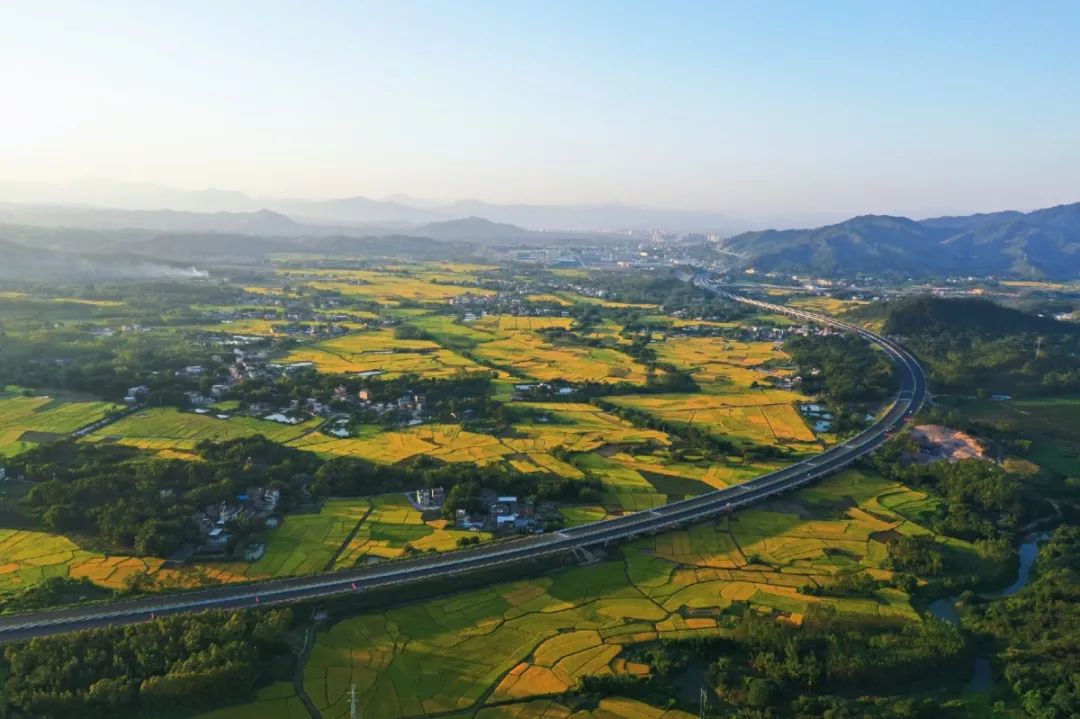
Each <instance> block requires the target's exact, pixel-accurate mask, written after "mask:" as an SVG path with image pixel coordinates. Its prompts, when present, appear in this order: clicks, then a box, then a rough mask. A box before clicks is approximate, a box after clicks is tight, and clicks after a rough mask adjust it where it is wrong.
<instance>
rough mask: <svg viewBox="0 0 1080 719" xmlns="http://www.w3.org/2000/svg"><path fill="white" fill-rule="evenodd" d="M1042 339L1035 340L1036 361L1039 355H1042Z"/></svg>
mask: <svg viewBox="0 0 1080 719" xmlns="http://www.w3.org/2000/svg"><path fill="white" fill-rule="evenodd" d="M1042 343H1043V338H1042V337H1036V338H1035V359H1039V355H1040V354H1042Z"/></svg>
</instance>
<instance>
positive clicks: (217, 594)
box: [0, 277, 926, 642]
mask: <svg viewBox="0 0 1080 719" xmlns="http://www.w3.org/2000/svg"><path fill="white" fill-rule="evenodd" d="M695 283H696V284H697V285H698V286H699V287H702V288H705V289H709V290H712V291H715V292H717V293H719V294H722V295H724V296H725V297H728V298H729V299H732V300H735V301H737V302H743V303H746V304H750V305H754V306H756V307H760V308H761V309H764V310H768V311H770V312H776V313H782V314H786V315H791V316H793V317H796V318H798V319H803V320H807V321H809V322H814V323H817V324H824V325H828V326H831V327H835V328H837V329H840V330H843V331H845V332H852V333H855V334H858V335H860V336H862V337H863V338H865V339H866V340H868V341H869V342H872V343H874V344H876V345H877V346H878V347H880V348H881V349H882V350H884V351H885V352H887V353H888V354H889V356H890V357H891V359H892V361H893V363H894V364H895V366H896V367H897V370H898V374H899V377H900V389H899V391H898V393H897V395H896V397H895V398H894V400H893V402H892V404H891V405H890V406H889V408H888V409H887V410H886V411H885V412H884V413H883V414H882V415H881V417H880V418H879V419H878V420H877V421H876V422H875V423H874V424H873V425H872V426H871V427H869V428H868V429H866V430H864V431H863V432H862V433H860V434H858V435H857V436H855V437H853V438H851V439H849V440H848V441H846V442H844V443H842V444H837V445H835V446H833V447H831V448H829V449H828V450H826V451H825V452H823V453H822V454H819V455H816V456H814V457H811V458H809V459H806V460H803V461H801V462H798V463H796V464H793V465H790V466H788V467H785V468H783V469H780V470H778V471H776V472H772V473H770V474H766V475H763V476H761V477H758V478H756V479H753V480H750V481H748V482H744V483H742V484H739V485H736V486H733V487H726V488H724V489H719V490H716V491H713V492H708V493H706V494H703V495H700V496H697V497H693V498H690V499H685V500H683V501H681V502H673V503H671V504H668V505H665V506H663V507H659V508H657V509H652V510H648V511H644V512H637V513H635V514H628V515H624V516H621V517H616V518H614V519H607V520H602V521H599V522H593V523H591V524H584V525H581V526H578V527H573V528H570V529H565V530H562V531H560V532H555V533H552V534H544V535H536V536H531V537H527V538H523V539H515V540H511V541H508V542H502V543H497V544H492V545H489V546H480V547H478V548H475V549H468V550H459V551H454V552H445V553H442V554H439V555H434V556H432V555H428V556H425V557H419V558H414V559H407V560H402V561H395V562H392V563H389V564H386V565H383V566H380V567H376V568H368V569H352V570H346V571H339V572H332V573H326V574H317V575H309V576H305V577H295V578H287V579H274V580H267V581H263V582H258V583H252V584H239V585H229V586H224V587H215V588H212V589H203V590H195V591H189V592H181V593H174V594H167V595H159V596H152V597H144V598H140V599H131V600H124V601H117V602H110V603H106V604H97V605H89V606H81V607H72V608H68V609H57V610H51V611H43V612H35V613H28V614H16V615H10V616H5V617H0V642H5V641H16V640H22V639H27V638H30V637H36V636H44V635H47V634H55V633H59V632H67V631H73V630H77V629H88V628H91V627H100V626H108V625H117V624H131V623H134V622H140V621H145V620H148V619H151V618H152V617H155V616H162V615H165V614H174V613H178V612H185V611H192V610H199V609H211V608H213V609H223V608H237V607H253V606H263V605H272V604H282V603H287V602H295V601H298V600H304V599H315V598H319V597H329V596H333V595H339V594H347V593H350V592H356V591H363V590H365V589H374V588H378V587H389V586H403V585H407V584H409V583H410V582H415V581H417V580H422V579H432V578H436V577H448V576H453V575H456V574H461V573H465V572H472V571H476V570H480V569H491V568H493V567H498V566H502V565H506V564H511V563H515V562H520V561H523V560H526V559H535V558H537V557H545V556H550V555H554V554H560V553H564V552H567V551H571V550H574V549H580V548H585V547H589V546H595V545H599V544H608V543H612V542H619V541H625V540H628V539H633V538H634V537H638V536H642V535H645V534H651V533H655V532H658V531H662V530H666V529H672V528H675V527H679V526H683V525H689V524H693V523H695V522H699V521H701V520H703V519H707V518H709V517H712V516H716V515H719V514H723V513H726V512H730V511H732V510H734V509H738V508H741V507H745V506H747V505H750V504H753V503H755V502H760V501H762V500H764V499H766V498H768V497H771V496H773V495H776V494H780V493H781V492H787V491H790V490H792V489H795V488H796V487H801V486H802V485H804V484H807V483H809V482H812V481H814V480H816V479H818V478H820V477H823V476H825V475H827V474H831V473H833V472H836V471H837V470H839V469H841V468H843V467H846V466H847V465H849V464H851V462H853V461H854V460H855V459H857V458H858V457H861V456H862V455H864V454H866V453H868V452H870V451H872V450H873V449H875V448H876V447H878V446H879V445H881V444H882V443H883V442H885V441H886V440H887V439H888V437H889V436H890V435H891V434H892V432H893V431H894V430H896V429H898V428H899V427H900V426H901V425H902V424H903V422H904V421H905V420H906V419H907V417H909V416H910V415H912V414H914V413H915V412H916V411H918V409H919V408H920V407H921V406H922V404H923V402H924V401H925V399H926V375H925V373H924V372H923V369H922V367H920V366H919V363H918V361H917V360H916V359H915V357H913V356H912V355H911V354H910V353H909V352H908V351H907V350H905V349H904V348H903V347H901V346H900V345H898V344H896V343H895V342H893V341H892V340H889V339H887V338H885V337H881V336H879V335H876V334H874V333H872V332H869V331H867V330H865V329H862V328H860V327H857V326H855V325H851V324H848V323H846V322H841V321H839V320H835V319H832V318H830V317H824V316H822V315H816V314H812V313H809V312H803V311H800V310H795V309H791V308H788V307H783V306H780V305H773V304H769V303H766V302H761V301H758V300H753V299H749V298H746V297H742V296H739V295H733V294H730V293H728V292H725V291H724V290H723V289H722V288H721V287H720V286H718V285H716V284H713V283H711V282H710V281H709V280H707V279H706V278H703V277H699V278H697V279H696V280H695Z"/></svg>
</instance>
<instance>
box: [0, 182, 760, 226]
mask: <svg viewBox="0 0 1080 719" xmlns="http://www.w3.org/2000/svg"><path fill="white" fill-rule="evenodd" d="M0 203H9V204H16V205H19V204H21V205H51V206H57V205H67V206H78V207H82V208H126V209H129V210H145V211H158V210H163V209H168V210H173V211H176V212H190V213H208V214H216V213H251V212H256V211H259V210H263V209H267V210H271V211H273V212H276V213H280V214H282V215H286V216H288V217H290V218H292V219H293V220H295V221H296V222H298V223H300V224H304V225H334V226H338V227H340V226H373V225H379V226H381V227H385V228H388V229H395V230H402V229H409V228H411V227H413V226H415V225H420V224H426V223H430V222H440V221H445V220H458V219H464V218H468V217H484V218H486V219H489V220H491V221H493V222H497V223H503V224H512V225H517V226H519V227H523V228H526V229H530V230H544V231H571V232H587V233H591V232H626V231H638V232H651V231H652V230H654V229H660V230H664V231H668V232H690V231H693V232H714V233H718V234H729V233H731V232H737V231H739V230H742V229H746V228H747V227H751V226H752V225H748V224H746V223H744V222H740V221H738V220H734V219H732V218H730V217H728V216H726V215H723V214H719V213H714V212H697V211H686V210H669V209H659V208H648V207H638V206H634V205H626V204H621V203H604V204H583V205H529V204H511V205H500V204H495V203H489V202H482V201H480V200H459V201H453V202H428V201H422V200H415V199H413V198H409V197H395V198H392V199H386V200H376V199H371V198H367V197H345V198H337V199H329V200H300V199H282V198H254V197H251V196H249V195H246V194H244V193H242V192H234V191H230V190H182V189H178V188H172V187H163V186H157V185H147V184H140V183H123V182H115V181H112V180H103V179H95V180H81V181H72V182H65V183H14V182H0ZM8 221H13V222H14V221H17V220H8Z"/></svg>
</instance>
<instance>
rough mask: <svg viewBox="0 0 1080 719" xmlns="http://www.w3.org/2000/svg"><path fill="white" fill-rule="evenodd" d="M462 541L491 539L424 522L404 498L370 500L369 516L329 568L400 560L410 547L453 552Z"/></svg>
mask: <svg viewBox="0 0 1080 719" xmlns="http://www.w3.org/2000/svg"><path fill="white" fill-rule="evenodd" d="M462 537H480V538H481V539H490V538H491V535H490V534H489V533H487V532H479V533H477V532H468V531H462V530H457V529H453V528H452V525H451V523H450V522H448V521H447V520H445V519H432V520H427V521H425V520H424V519H423V517H422V515H421V513H420V512H419V511H417V510H416V509H415V508H413V506H412V505H411V504H410V503H409V501H408V499H406V498H405V497H404V496H402V495H400V494H391V495H381V496H378V497H374V498H373V499H372V511H371V514H370V515H368V517H367V519H366V520H365V521H364V522H363V523H362V524H361V525H360V528H359V530H358V531H357V532H356V534H355V536H354V537H353V538H352V539H351V540H349V541H348V542H347V543H346V544H345V545H344V546H343V547H342V548H341V553H340V555H339V556H338V558H337V561H336V562H335V563H334V565H333V568H334V569H348V568H350V567H355V566H358V565H362V564H364V563H365V562H370V561H373V560H379V559H393V558H396V557H401V556H404V555H405V554H406V553H407V551H408V549H409V548H410V547H411V548H413V549H416V550H418V551H422V552H426V551H437V552H443V551H447V550H450V549H455V548H457V542H458V539H460V538H462Z"/></svg>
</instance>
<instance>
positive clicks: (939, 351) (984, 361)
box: [884, 297, 1080, 396]
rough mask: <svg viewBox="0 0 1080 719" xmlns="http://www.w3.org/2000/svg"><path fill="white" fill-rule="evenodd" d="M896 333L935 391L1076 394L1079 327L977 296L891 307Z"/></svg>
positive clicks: (888, 321) (890, 328)
mask: <svg viewBox="0 0 1080 719" xmlns="http://www.w3.org/2000/svg"><path fill="white" fill-rule="evenodd" d="M884 330H885V332H886V334H892V335H900V336H902V337H903V340H904V344H906V345H907V347H908V348H909V349H911V350H912V351H914V352H915V354H916V355H918V356H919V358H920V359H921V360H922V361H923V364H924V366H926V367H927V368H928V369H929V370H930V385H931V387H932V389H933V390H934V392H935V393H962V394H970V393H975V394H979V393H983V394H990V393H1011V394H1017V395H1028V396H1035V395H1060V394H1066V393H1073V392H1078V391H1080V365H1078V364H1077V361H1076V358H1077V356H1078V355H1080V328H1078V327H1077V326H1076V325H1074V324H1072V323H1069V322H1058V321H1057V320H1052V319H1049V318H1046V317H1039V316H1038V315H1032V314H1028V313H1026V312H1021V311H1019V310H1015V309H1011V308H1009V307H1002V306H1001V305H998V304H995V303H993V302H990V301H989V300H984V299H942V298H940V297H914V298H910V299H906V300H902V301H899V302H894V303H890V304H889V305H888V309H887V311H886V315H885V322H884Z"/></svg>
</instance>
